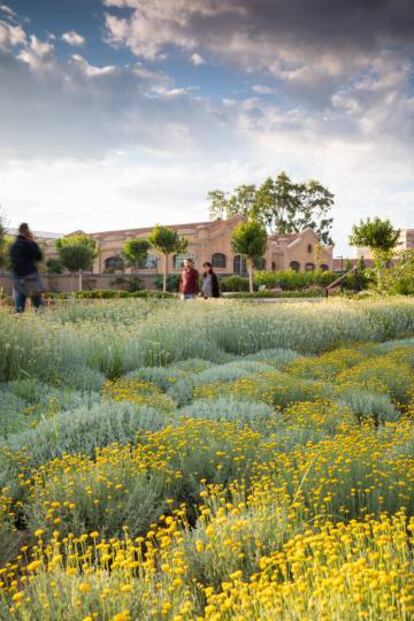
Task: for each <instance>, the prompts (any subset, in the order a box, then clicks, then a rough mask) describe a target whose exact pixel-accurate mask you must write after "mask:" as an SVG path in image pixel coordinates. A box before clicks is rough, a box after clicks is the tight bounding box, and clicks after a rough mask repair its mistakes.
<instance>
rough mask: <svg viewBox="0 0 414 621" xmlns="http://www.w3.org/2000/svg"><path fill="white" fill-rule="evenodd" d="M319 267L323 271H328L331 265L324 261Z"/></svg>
mask: <svg viewBox="0 0 414 621" xmlns="http://www.w3.org/2000/svg"><path fill="white" fill-rule="evenodd" d="M319 269H320V270H322V272H328V271H329V265H327V264H326V263H322V265H320V266H319Z"/></svg>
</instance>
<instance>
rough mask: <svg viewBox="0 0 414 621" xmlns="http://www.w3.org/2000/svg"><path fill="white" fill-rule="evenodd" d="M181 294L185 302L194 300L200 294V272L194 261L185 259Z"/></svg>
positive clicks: (181, 278) (181, 279)
mask: <svg viewBox="0 0 414 621" xmlns="http://www.w3.org/2000/svg"><path fill="white" fill-rule="evenodd" d="M180 293H181V297H182V299H183V300H193V299H194V298H195V297H196V295H197V293H198V272H197V270H196V269H195V267H194V263H193V261H192V259H185V261H184V267H183V270H182V272H181V277H180Z"/></svg>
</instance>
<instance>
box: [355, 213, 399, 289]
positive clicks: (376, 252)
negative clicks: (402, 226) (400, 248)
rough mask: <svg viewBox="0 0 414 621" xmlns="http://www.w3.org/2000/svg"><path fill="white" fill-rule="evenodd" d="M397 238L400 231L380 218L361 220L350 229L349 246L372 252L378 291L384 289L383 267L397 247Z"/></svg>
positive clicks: (388, 221) (387, 263)
mask: <svg viewBox="0 0 414 621" xmlns="http://www.w3.org/2000/svg"><path fill="white" fill-rule="evenodd" d="M399 237H400V230H399V229H394V227H393V225H392V223H391V222H390V220H381V219H380V218H374V219H373V220H371V219H370V218H367V220H365V221H364V220H361V221H360V223H359V224H355V225H354V226H353V228H352V233H351V235H350V237H349V243H350V244H351V246H357V247H358V246H359V247H361V246H362V247H368V248H369V249H370V250H371V252H372V256H373V258H374V261H375V267H376V272H377V287H378V289H379V290H382V289H383V287H384V276H385V270H384V267H386V266H387V265H389V263H390V261H391V259H392V257H393V254H394V250H395V248H396V247H397V245H398V240H399Z"/></svg>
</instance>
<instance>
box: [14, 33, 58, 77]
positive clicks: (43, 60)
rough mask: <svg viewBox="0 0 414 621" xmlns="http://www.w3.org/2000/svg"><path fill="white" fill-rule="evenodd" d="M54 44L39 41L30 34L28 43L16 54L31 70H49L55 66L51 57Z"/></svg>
mask: <svg viewBox="0 0 414 621" xmlns="http://www.w3.org/2000/svg"><path fill="white" fill-rule="evenodd" d="M53 50H54V46H53V44H52V43H48V42H47V41H41V40H40V39H38V38H37V37H36V35H31V36H30V43H29V44H28V45H25V47H24V49H22V50H21V52H20V53H19V54H18V58H19V59H20V60H22V61H23V62H25V63H26V64H27V65H29V66H30V67H31V68H32V69H33V70H37V71H40V70H50V69H51V68H53V67H54V66H55V64H56V63H55V60H54V58H53V57H52V52H53Z"/></svg>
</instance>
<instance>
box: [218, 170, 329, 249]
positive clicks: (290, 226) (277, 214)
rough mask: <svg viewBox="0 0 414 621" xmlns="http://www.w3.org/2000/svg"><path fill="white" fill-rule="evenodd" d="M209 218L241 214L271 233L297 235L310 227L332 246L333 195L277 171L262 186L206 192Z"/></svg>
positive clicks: (314, 185)
mask: <svg viewBox="0 0 414 621" xmlns="http://www.w3.org/2000/svg"><path fill="white" fill-rule="evenodd" d="M208 199H209V201H210V216H211V217H212V218H213V219H217V218H219V219H222V218H229V217H231V216H234V215H235V214H241V215H243V216H245V217H246V218H253V219H254V220H257V221H258V222H261V223H262V224H264V225H265V226H266V227H267V228H268V230H269V231H271V232H272V233H281V234H284V235H286V234H288V233H298V232H300V231H302V230H303V229H305V228H312V229H314V231H315V232H316V233H317V235H318V236H319V237H320V240H321V241H322V242H323V243H325V244H332V239H331V229H332V222H333V220H332V218H330V217H329V212H330V210H331V208H332V206H333V204H334V195H333V194H332V193H331V192H330V191H329V190H328V189H327V188H325V187H324V186H323V185H322V184H321V183H320V182H319V181H316V180H313V179H310V180H308V181H304V182H301V183H297V182H294V181H292V179H291V178H290V177H289V176H288V175H287V174H286V173H285V172H283V171H282V172H280V173H279V174H278V175H277V177H276V178H275V179H273V178H272V177H268V178H267V179H266V180H265V181H264V182H263V183H262V185H260V186H259V187H258V188H256V186H255V185H241V186H239V187H238V188H236V189H235V190H234V191H233V193H231V194H226V193H225V192H223V191H222V190H214V191H213V192H209V194H208Z"/></svg>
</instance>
